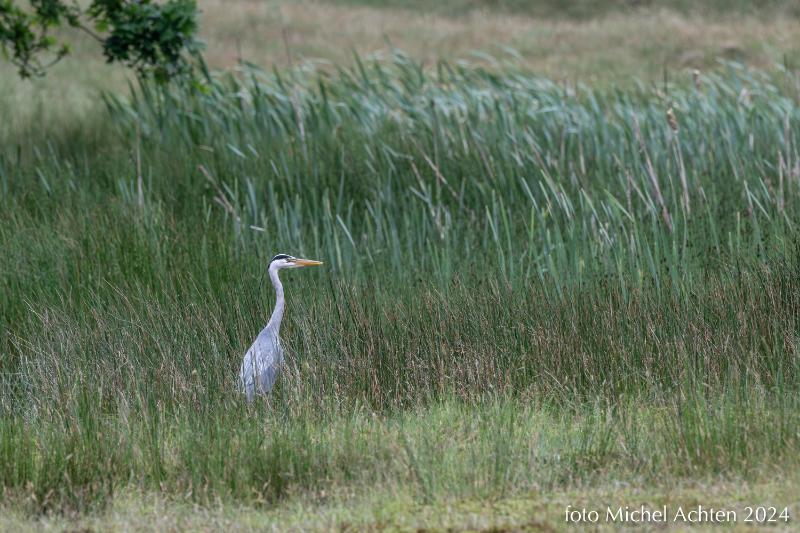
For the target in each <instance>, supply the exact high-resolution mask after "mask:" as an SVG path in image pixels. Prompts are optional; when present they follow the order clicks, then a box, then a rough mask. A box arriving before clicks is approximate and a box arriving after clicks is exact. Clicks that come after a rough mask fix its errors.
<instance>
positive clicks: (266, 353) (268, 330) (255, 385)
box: [239, 254, 322, 401]
mask: <svg viewBox="0 0 800 533" xmlns="http://www.w3.org/2000/svg"><path fill="white" fill-rule="evenodd" d="M321 264H322V263H320V262H319V261H311V260H308V259H297V258H295V257H292V256H290V255H285V254H278V255H276V256H275V257H274V258H273V259H272V261H270V264H269V269H268V271H269V277H270V280H272V285H273V286H274V287H275V309H274V310H273V311H272V316H271V317H270V319H269V322H268V323H267V325H266V327H265V328H264V329H262V330H261V333H259V334H258V337H256V340H255V342H253V344H252V346H250V349H249V350H247V353H246V354H245V356H244V360H243V361H242V367H241V369H240V370H239V388H240V390H241V391H242V392H244V393H245V394H246V395H247V400H248V401H253V398H255V396H256V395H257V394H268V393H269V392H270V391H272V387H273V386H274V385H275V380H276V379H278V374H279V373H280V369H281V366H282V365H283V347H282V346H281V340H280V336H279V332H280V328H281V320H282V319H283V310H284V307H285V306H286V301H285V299H284V297H283V284H282V283H281V280H280V278H279V277H278V270H280V269H282V268H294V267H301V266H313V265H321Z"/></svg>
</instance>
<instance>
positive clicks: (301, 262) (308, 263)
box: [294, 259, 322, 267]
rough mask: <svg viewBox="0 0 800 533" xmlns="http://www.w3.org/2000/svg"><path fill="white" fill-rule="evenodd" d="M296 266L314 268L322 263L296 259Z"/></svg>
mask: <svg viewBox="0 0 800 533" xmlns="http://www.w3.org/2000/svg"><path fill="white" fill-rule="evenodd" d="M294 264H295V265H297V266H303V267H313V266H319V265H321V264H322V261H314V260H313V259H295V260H294Z"/></svg>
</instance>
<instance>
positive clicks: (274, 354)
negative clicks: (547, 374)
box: [239, 327, 283, 401]
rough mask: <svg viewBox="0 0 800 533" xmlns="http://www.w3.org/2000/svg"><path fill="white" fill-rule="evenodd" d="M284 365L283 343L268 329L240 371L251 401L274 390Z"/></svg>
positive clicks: (256, 341) (251, 347)
mask: <svg viewBox="0 0 800 533" xmlns="http://www.w3.org/2000/svg"><path fill="white" fill-rule="evenodd" d="M282 365H283V348H282V347H281V341H280V339H279V338H278V335H277V332H276V331H270V328H269V327H266V328H264V329H263V330H261V333H259V334H258V337H256V340H255V342H253V345H252V346H250V349H249V350H247V353H246V354H245V356H244V360H243V361H242V368H241V370H240V371H239V379H240V380H241V382H242V387H243V389H244V393H245V394H247V399H248V400H249V401H252V400H253V398H254V397H255V395H256V394H266V393H268V392H270V391H271V390H272V387H273V385H275V380H276V379H278V374H279V373H280V370H281V366H282Z"/></svg>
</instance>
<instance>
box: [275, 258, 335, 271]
mask: <svg viewBox="0 0 800 533" xmlns="http://www.w3.org/2000/svg"><path fill="white" fill-rule="evenodd" d="M321 264H322V261H314V260H312V259H299V258H297V257H292V256H291V255H287V254H278V255H276V256H275V257H273V258H272V261H270V262H269V268H274V269H276V270H280V269H282V268H297V267H308V266H317V265H321Z"/></svg>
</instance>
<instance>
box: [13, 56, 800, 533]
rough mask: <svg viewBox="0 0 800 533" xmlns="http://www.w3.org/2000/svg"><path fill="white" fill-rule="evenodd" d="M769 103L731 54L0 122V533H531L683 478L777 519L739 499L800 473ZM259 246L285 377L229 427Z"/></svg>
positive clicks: (268, 81)
mask: <svg viewBox="0 0 800 533" xmlns="http://www.w3.org/2000/svg"><path fill="white" fill-rule="evenodd" d="M489 63H491V61H489ZM799 95H800V92H798V80H797V75H796V73H795V72H794V71H792V70H791V69H782V68H779V67H776V70H774V71H772V72H763V71H760V70H752V69H749V68H747V67H745V66H743V65H741V64H739V63H735V62H730V63H726V64H725V65H724V66H723V67H721V68H720V70H718V71H713V72H707V73H699V74H698V75H696V76H694V77H692V76H691V75H689V74H686V75H684V76H683V79H678V80H664V81H662V82H661V83H659V84H658V85H657V86H653V85H651V84H639V85H636V84H631V85H630V86H627V87H622V88H608V87H605V86H601V87H599V88H593V87H590V86H587V85H582V84H566V85H565V84H563V83H558V82H554V81H551V80H549V79H547V78H544V77H540V76H536V75H532V74H530V73H529V71H527V70H525V69H522V68H519V66H514V65H495V66H494V67H490V68H487V67H485V66H481V65H463V64H453V63H449V62H439V63H437V64H435V65H427V66H424V65H423V64H421V63H420V62H419V61H417V60H415V59H414V58H412V57H409V56H407V55H405V54H402V53H400V52H398V51H396V50H393V55H392V56H391V57H390V58H389V59H387V60H371V59H362V58H358V57H357V58H356V59H354V60H353V63H352V65H339V66H337V67H335V68H332V67H330V66H328V67H323V68H314V67H313V65H311V64H308V63H301V64H297V65H296V66H295V68H291V69H284V68H276V69H274V70H272V71H268V72H265V71H263V70H260V69H258V68H256V67H253V66H249V65H246V64H240V65H239V66H238V67H237V69H236V70H235V71H234V72H229V73H227V74H215V75H214V77H213V78H212V79H209V80H207V81H206V82H205V83H204V85H203V86H202V87H197V86H192V87H185V86H180V85H174V86H171V87H156V86H153V85H151V84H148V83H143V84H140V85H134V86H132V88H131V90H130V92H129V93H128V94H126V95H124V96H121V95H120V94H119V93H108V94H106V96H105V106H104V108H103V109H102V110H101V111H95V112H93V113H91V114H89V115H88V116H87V117H84V118H83V119H82V120H80V121H74V122H71V121H67V120H66V118H63V117H62V118H52V117H51V118H50V119H48V120H54V121H55V122H45V127H44V128H43V129H38V130H37V128H34V127H32V126H31V125H29V124H27V123H25V122H24V121H23V122H14V123H10V124H9V126H8V127H7V128H6V129H5V130H4V131H2V132H0V139H2V141H3V142H2V144H1V145H2V149H0V203H2V209H0V248H2V249H3V251H4V253H3V254H1V255H0V273H2V274H1V275H0V377H1V378H2V381H0V387H2V394H0V413H2V415H0V485H2V487H3V490H2V506H3V508H4V510H5V511H7V513H4V514H6V515H7V516H9V517H10V518H4V519H3V520H7V521H6V522H5V523H2V522H0V527H15V524H19V523H24V524H26V527H39V526H41V527H57V524H56V522H57V520H58V517H67V518H69V519H70V520H72V522H73V523H75V524H79V525H80V526H79V527H100V528H104V527H114V526H108V525H105V526H104V525H102V524H117V522H115V520H120V518H119V516H123V517H126V516H130V515H131V514H137V513H138V512H139V511H138V509H140V508H141V507H142V506H146V507H150V506H151V505H152V506H155V507H156V509H157V510H156V511H154V513H155V515H158V514H159V513H161V512H162V511H161V510H160V509H168V511H167V512H169V513H175V516H176V517H182V516H184V513H186V509H188V508H192V506H197V507H198V508H200V509H202V510H203V511H202V513H211V514H210V516H211V519H213V520H219V521H220V523H229V522H226V521H229V520H234V519H235V518H231V517H230V516H231V515H230V514H229V513H230V512H231V511H230V509H240V510H241V515H242V516H244V517H246V518H247V519H250V520H253V521H254V523H255V522H256V521H259V520H284V519H285V520H286V521H288V522H289V523H292V524H298V525H297V526H296V527H297V528H304V526H305V525H308V526H309V527H311V526H313V527H316V528H317V529H325V528H326V526H327V525H330V524H331V523H336V524H338V525H342V524H343V523H344V522H347V523H350V522H352V523H354V524H357V525H359V527H364V528H377V527H379V526H380V525H381V524H383V523H384V522H386V524H387V525H390V526H392V525H394V526H398V527H404V528H408V527H415V526H419V527H442V528H444V527H450V526H452V527H492V526H497V527H500V526H503V525H504V524H506V525H508V526H509V527H518V526H521V525H525V524H527V526H530V527H532V528H534V529H535V527H538V526H536V525H532V524H533V522H531V520H535V521H536V524H540V523H541V525H542V527H543V528H545V529H546V528H548V527H555V528H562V527H565V524H563V522H561V521H559V518H558V517H559V516H560V514H561V513H563V505H564V503H563V502H565V501H566V502H567V503H575V504H577V503H578V502H579V501H591V500H592V498H599V497H601V496H599V495H600V494H608V493H610V494H612V495H615V496H614V497H618V498H620V499H639V498H644V497H646V498H648V499H649V498H653V500H652V501H667V502H682V501H688V500H691V499H693V498H695V497H694V496H691V495H692V494H693V493H692V492H691V489H690V488H687V487H691V486H692V485H693V484H697V483H699V484H701V486H709V487H717V486H718V487H722V489H720V490H721V491H722V493H721V494H723V496H719V501H723V503H727V502H726V499H727V498H734V499H736V500H737V501H736V502H732V503H731V505H733V504H734V503H735V504H739V503H741V504H742V505H746V504H748V502H747V501H744V502H742V501H739V499H740V498H753V501H752V502H749V503H753V504H755V503H757V502H756V501H755V500H756V499H757V500H759V501H764V502H767V503H769V504H771V505H795V506H796V504H797V502H796V500H792V499H791V498H792V497H791V494H790V492H786V491H782V490H778V489H776V487H775V485H774V484H770V483H769V482H767V481H766V480H769V479H770V477H772V476H775V475H777V474H778V473H779V472H783V474H782V475H783V476H784V477H785V479H786V480H787V482H786V483H787V486H794V485H793V483H794V481H792V480H794V479H795V478H796V475H795V474H796V472H798V465H797V457H798V451H800V434H798V432H797V428H798V427H800V426H799V425H798V422H800V414H798V413H800V410H798V402H799V401H800V395H798V378H797V376H798V365H799V364H800V359H799V358H798V355H797V354H798V351H797V350H798V337H797V327H798V324H797V316H796V315H797V314H796V309H797V305H798V302H797V294H799V293H800V291H798V289H800V281H798V280H800V276H798V272H800V263H798V241H797V238H796V231H795V227H796V225H797V223H798V215H800V196H798V185H800V182H799V181H798V180H799V179H800V162H799V161H800V159H798V133H800V112H799V111H798V106H797V102H798V97H799ZM4 102H5V103H4V104H0V105H4V106H6V107H5V109H10V108H11V107H12V106H14V105H15V104H14V101H13V100H8V99H7V100H5V101H4ZM87 105H88V103H87ZM279 251H280V252H288V253H294V254H296V255H302V256H306V257H312V258H315V259H321V260H324V261H325V262H326V266H325V268H324V269H315V270H314V271H309V272H305V271H300V272H292V273H288V274H286V275H284V282H285V284H286V287H287V294H288V298H289V304H288V306H289V307H288V313H287V317H286V320H285V323H284V327H283V330H282V335H283V338H284V342H285V345H286V346H287V349H288V350H287V351H288V357H287V359H288V365H287V368H286V369H285V372H284V374H283V376H282V377H281V379H280V381H279V383H278V385H277V388H276V391H275V394H274V395H273V397H271V398H270V399H269V400H268V401H263V402H258V403H257V404H256V405H254V406H247V405H245V404H244V402H242V399H241V398H240V397H239V396H238V395H237V394H236V393H235V376H236V371H237V369H238V365H239V363H240V361H241V359H240V358H241V356H242V354H243V352H244V351H245V349H246V348H247V346H249V344H250V342H251V341H252V339H253V336H254V334H255V333H256V332H257V331H258V330H259V328H260V327H262V326H263V323H264V322H265V320H266V317H268V316H269V312H270V308H271V303H272V302H271V299H272V289H271V287H270V286H269V281H268V279H267V278H266V277H265V276H264V265H265V264H266V262H267V261H268V258H269V257H271V256H272V255H274V254H275V253H276V252H279ZM618 484H619V485H621V486H638V487H642V486H652V487H654V488H653V492H652V493H648V495H647V496H643V493H642V492H637V491H636V490H631V491H628V490H626V489H618V487H617V485H618ZM702 484H705V485H702ZM742 484H743V485H742ZM749 486H752V487H755V488H754V489H753V490H752V491H750V492H748V489H747V487H749ZM676 487H677V488H676ZM681 487H683V488H681ZM684 488H685V489H686V490H684ZM700 490H701V492H700V493H699V495H697V496H696V498H697V499H698V500H702V501H701V502H700V503H704V504H705V503H706V501H705V500H704V498H705V497H706V496H708V494H706V493H705V492H702V489H700ZM604 491H605V492H604ZM710 492H711V493H712V494H713V491H710ZM709 498H710V496H709ZM773 499H774V501H773ZM767 500H769V501H767ZM390 501H394V502H395V504H390V503H389V502H390ZM728 501H729V500H728ZM148 502H149V503H148ZM491 502H496V505H495V503H491ZM626 503H631V504H635V503H636V502H634V501H630V502H628V501H620V504H622V505H624V504H626ZM708 503H712V502H711V501H709V502H708ZM393 505H394V506H393ZM506 505H507V506H511V508H512V511H510V514H503V512H499V511H497V510H498V509H500V508H501V507H503V506H506ZM528 505H530V506H533V508H535V510H536V513H539V512H541V514H536V515H535V516H531V514H530V512H529V511H527V510H521V509H524V508H525V507H526V506H528ZM459 506H462V507H459ZM471 506H474V507H475V508H476V509H477V510H476V512H475V513H474V515H470V516H474V520H473V518H470V517H467V518H460V513H459V512H453V511H447V512H444V511H442V510H443V509H448V508H454V509H462V508H463V509H466V508H469V507H471ZM217 510H218V511H217ZM118 513H122V514H121V515H120V514H118ZM126 513H127V514H126ZM308 513H320V514H321V518H319V519H315V520H311V521H310V522H306V520H308ZM408 515H418V516H419V517H420V518H419V521H415V520H414V519H411V518H409V516H408ZM486 515H489V516H486ZM201 516H206V515H201ZM175 519H176V520H183V518H175ZM122 520H131V519H130V518H122ZM186 520H187V521H186V522H180V524H183V525H181V526H179V527H188V528H191V527H202V526H196V525H193V524H196V522H192V521H191V520H192V518H187V519H186ZM104 521H107V522H104ZM7 524H8V525H7ZM92 524H94V525H92ZM98 524H99V525H98ZM527 526H526V527H527ZM76 527H78V526H76ZM137 527H138V526H137Z"/></svg>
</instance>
